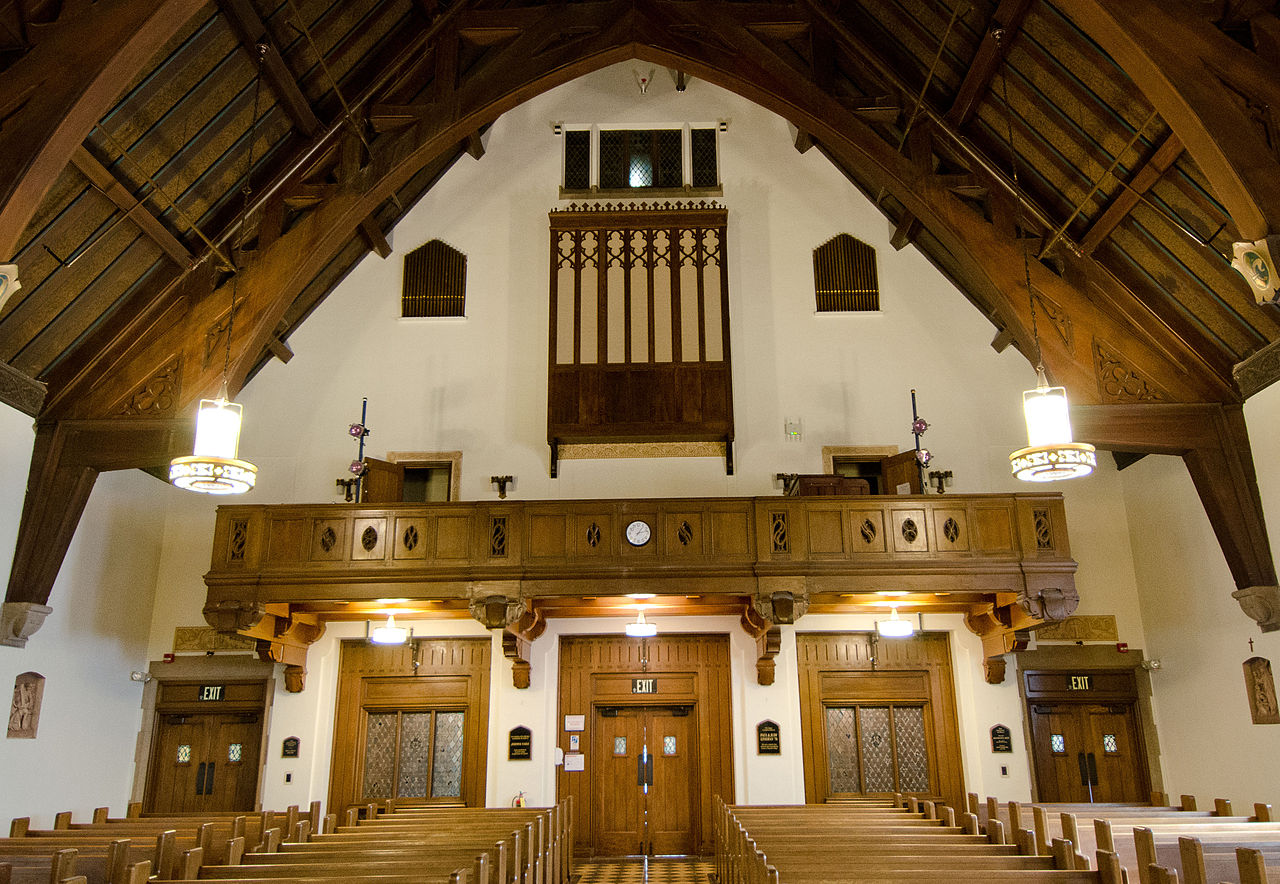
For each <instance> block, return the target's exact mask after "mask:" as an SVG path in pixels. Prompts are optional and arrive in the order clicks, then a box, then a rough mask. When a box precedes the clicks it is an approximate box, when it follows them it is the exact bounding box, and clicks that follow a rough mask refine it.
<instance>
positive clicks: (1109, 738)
mask: <svg viewBox="0 0 1280 884" xmlns="http://www.w3.org/2000/svg"><path fill="white" fill-rule="evenodd" d="M1102 751H1103V752H1119V751H1120V743H1119V741H1118V740H1116V735H1115V734H1103V735H1102Z"/></svg>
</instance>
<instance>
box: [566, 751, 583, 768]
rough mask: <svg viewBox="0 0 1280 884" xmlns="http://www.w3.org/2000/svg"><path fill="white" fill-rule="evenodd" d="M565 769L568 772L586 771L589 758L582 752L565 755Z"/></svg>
mask: <svg viewBox="0 0 1280 884" xmlns="http://www.w3.org/2000/svg"><path fill="white" fill-rule="evenodd" d="M564 769H565V770H566V771H570V770H586V769H587V756H585V755H583V754H582V753H581V752H566V753H564Z"/></svg>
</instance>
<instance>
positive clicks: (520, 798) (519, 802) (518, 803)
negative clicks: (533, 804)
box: [511, 792, 524, 807]
mask: <svg viewBox="0 0 1280 884" xmlns="http://www.w3.org/2000/svg"><path fill="white" fill-rule="evenodd" d="M511 806H512V807H524V793H523V792H517V793H516V797H515V798H512V799H511Z"/></svg>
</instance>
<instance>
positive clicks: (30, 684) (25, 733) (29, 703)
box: [5, 672, 44, 740]
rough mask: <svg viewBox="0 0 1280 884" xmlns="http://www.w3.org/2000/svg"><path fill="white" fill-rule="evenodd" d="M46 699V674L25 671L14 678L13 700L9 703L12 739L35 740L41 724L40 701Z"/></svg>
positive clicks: (9, 735) (9, 731)
mask: <svg viewBox="0 0 1280 884" xmlns="http://www.w3.org/2000/svg"><path fill="white" fill-rule="evenodd" d="M43 699H44V676H43V675H41V674H40V673H38V672H24V673H22V674H21V675H19V676H18V677H17V678H15V679H14V680H13V702H12V703H10V704H9V729H8V732H7V733H6V734H5V736H6V737H8V738H9V739H11V740H34V739H35V738H36V730H37V728H39V726H40V703H41V701H42V700H43Z"/></svg>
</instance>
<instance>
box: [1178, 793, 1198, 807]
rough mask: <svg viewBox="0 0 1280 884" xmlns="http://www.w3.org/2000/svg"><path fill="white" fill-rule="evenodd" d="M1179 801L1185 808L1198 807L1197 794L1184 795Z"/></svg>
mask: <svg viewBox="0 0 1280 884" xmlns="http://www.w3.org/2000/svg"><path fill="white" fill-rule="evenodd" d="M1178 801H1179V802H1180V803H1181V804H1182V809H1183V810H1195V809H1196V796H1194V795H1183V796H1182V797H1181V798H1179V799H1178Z"/></svg>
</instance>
